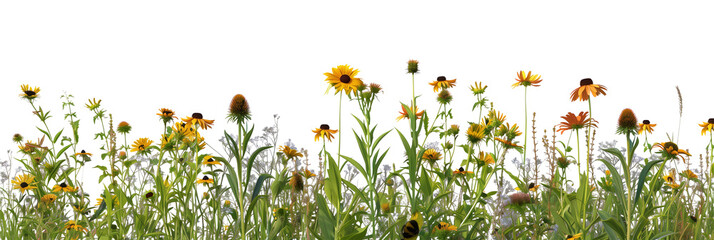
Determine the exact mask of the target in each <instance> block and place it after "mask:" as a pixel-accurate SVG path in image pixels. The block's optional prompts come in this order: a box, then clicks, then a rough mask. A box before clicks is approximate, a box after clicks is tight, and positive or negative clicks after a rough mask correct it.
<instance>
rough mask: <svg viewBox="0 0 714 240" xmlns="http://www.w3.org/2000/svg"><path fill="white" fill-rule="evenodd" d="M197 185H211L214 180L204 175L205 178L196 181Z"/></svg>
mask: <svg viewBox="0 0 714 240" xmlns="http://www.w3.org/2000/svg"><path fill="white" fill-rule="evenodd" d="M196 183H199V184H200V183H205V184H209V183H213V179H212V178H209V177H208V176H206V175H204V176H203V178H201V179H198V180H197V181H196Z"/></svg>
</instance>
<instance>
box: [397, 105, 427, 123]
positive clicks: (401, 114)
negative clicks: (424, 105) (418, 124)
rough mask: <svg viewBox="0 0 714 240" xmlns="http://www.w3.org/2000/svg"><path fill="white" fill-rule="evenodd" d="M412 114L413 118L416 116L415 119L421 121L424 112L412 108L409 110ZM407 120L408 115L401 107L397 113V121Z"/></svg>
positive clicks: (417, 108)
mask: <svg viewBox="0 0 714 240" xmlns="http://www.w3.org/2000/svg"><path fill="white" fill-rule="evenodd" d="M409 110H411V112H412V113H414V116H416V119H421V116H422V115H424V110H422V111H421V112H419V107H412V108H411V109H409ZM404 118H406V119H409V113H408V112H407V109H406V108H405V107H404V105H402V111H401V112H399V116H398V117H397V120H402V119H404Z"/></svg>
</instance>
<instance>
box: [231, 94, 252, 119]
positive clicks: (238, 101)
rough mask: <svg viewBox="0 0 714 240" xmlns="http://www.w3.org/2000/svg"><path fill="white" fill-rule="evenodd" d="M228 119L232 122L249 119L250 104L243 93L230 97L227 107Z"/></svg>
mask: <svg viewBox="0 0 714 240" xmlns="http://www.w3.org/2000/svg"><path fill="white" fill-rule="evenodd" d="M228 119H230V120H231V121H234V122H243V121H244V120H246V119H250V106H248V101H246V100H245V96H243V94H236V95H235V96H233V99H231V104H230V106H229V108H228Z"/></svg>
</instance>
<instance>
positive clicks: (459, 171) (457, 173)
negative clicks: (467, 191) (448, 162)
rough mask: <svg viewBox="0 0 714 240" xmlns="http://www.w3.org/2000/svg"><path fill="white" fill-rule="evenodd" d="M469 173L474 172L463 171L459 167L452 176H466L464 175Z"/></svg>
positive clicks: (462, 168)
mask: <svg viewBox="0 0 714 240" xmlns="http://www.w3.org/2000/svg"><path fill="white" fill-rule="evenodd" d="M469 173H474V172H472V171H466V170H464V167H460V168H459V169H458V170H454V174H455V175H466V174H469Z"/></svg>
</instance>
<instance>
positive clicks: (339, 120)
mask: <svg viewBox="0 0 714 240" xmlns="http://www.w3.org/2000/svg"><path fill="white" fill-rule="evenodd" d="M342 95H344V94H340V107H339V110H338V114H339V116H338V117H337V130H338V132H337V167H338V168H339V167H340V149H341V147H342Z"/></svg>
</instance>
